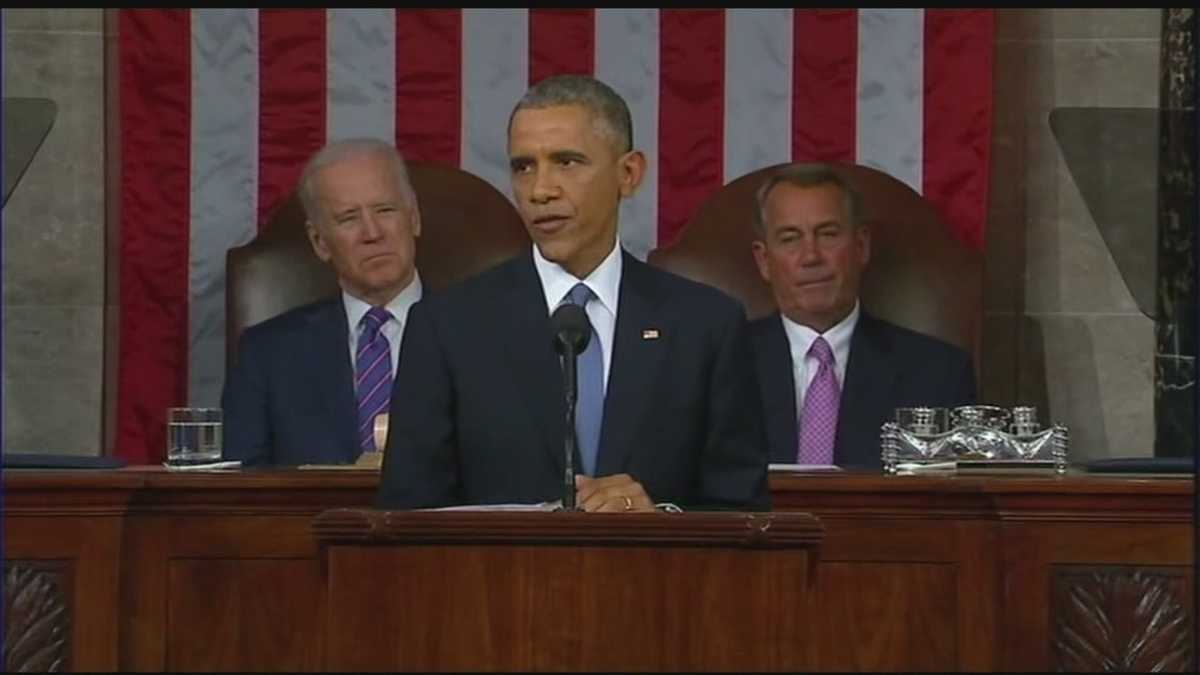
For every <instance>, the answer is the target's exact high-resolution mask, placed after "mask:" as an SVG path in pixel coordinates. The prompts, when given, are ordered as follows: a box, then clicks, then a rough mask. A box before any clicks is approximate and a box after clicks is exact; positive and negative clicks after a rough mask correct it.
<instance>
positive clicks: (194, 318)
mask: <svg viewBox="0 0 1200 675" xmlns="http://www.w3.org/2000/svg"><path fill="white" fill-rule="evenodd" d="M191 25H192V45H191V53H192V102H191V105H192V111H191V127H192V152H191V195H190V203H191V207H190V210H191V214H190V215H191V233H190V237H189V256H190V257H189V266H188V285H189V288H190V291H189V292H190V295H191V300H190V302H189V304H188V314H189V316H188V344H189V352H190V358H191V367H190V368H189V369H188V400H189V401H190V402H191V403H192V404H193V405H200V406H215V405H219V401H220V398H221V386H222V383H223V382H224V379H225V251H226V250H228V249H229V248H231V247H234V246H240V245H242V244H245V243H246V242H248V241H250V240H251V239H253V238H254V234H255V233H256V232H257V228H256V227H255V220H256V213H257V210H258V10H254V9H221V10H210V9H197V10H194V11H193V13H192V24H191Z"/></svg>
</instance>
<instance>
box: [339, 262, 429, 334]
mask: <svg viewBox="0 0 1200 675" xmlns="http://www.w3.org/2000/svg"><path fill="white" fill-rule="evenodd" d="M423 293H424V287H423V286H422V285H421V274H420V273H419V272H417V271H416V270H413V280H412V281H410V282H408V285H407V286H405V287H404V290H402V291H400V292H399V293H397V294H396V297H394V298H392V301H391V302H389V303H388V304H387V310H388V311H389V312H391V313H392V318H393V320H395V321H398V322H399V323H401V324H403V323H404V321H405V320H406V319H408V310H409V308H411V307H412V306H413V305H415V304H416V303H417V301H418V300H420V299H421V295H422V294H423ZM342 304H343V305H344V306H345V308H346V319H347V320H348V321H349V322H350V332H351V333H353V332H354V331H356V330H358V323H359V322H360V321H362V318H363V316H364V315H366V313H367V312H369V311H371V307H372V305H371V304H370V303H367V302H364V301H363V300H361V299H359V298H356V297H354V296H353V295H350V293H348V292H347V291H346V290H345V289H343V290H342Z"/></svg>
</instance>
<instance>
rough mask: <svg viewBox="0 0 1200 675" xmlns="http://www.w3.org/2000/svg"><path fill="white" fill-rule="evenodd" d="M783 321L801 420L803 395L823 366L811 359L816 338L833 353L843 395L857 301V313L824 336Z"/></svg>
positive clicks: (856, 323)
mask: <svg viewBox="0 0 1200 675" xmlns="http://www.w3.org/2000/svg"><path fill="white" fill-rule="evenodd" d="M779 316H780V317H781V318H782V319H783V332H784V333H785V334H786V335H787V341H788V346H789V347H790V348H791V352H792V381H794V382H795V383H796V419H800V411H801V410H803V409H804V395H805V394H807V393H808V386H809V385H810V384H812V381H813V378H814V377H816V376H817V369H818V368H819V367H820V365H821V362H820V361H818V360H817V358H816V357H815V356H810V355H809V353H808V349H809V348H810V347H812V343H813V342H814V341H815V340H816V339H817V337H818V336H819V337H823V338H825V341H826V342H828V343H829V347H830V349H831V350H833V360H834V366H835V368H834V375H835V377H837V383H838V390H839V391H841V388H842V385H843V383H845V381H846V362H847V361H848V360H850V338H851V337H853V336H854V327H855V326H856V325H858V301H857V300H856V301H854V309H852V310H850V313H849V314H847V315H846V318H844V319H842V320H841V321H839V322H838V323H837V324H836V325H834V326H833V327H832V328H830V329H829V330H827V331H825V332H824V333H818V332H816V331H815V330H813V329H811V328H809V327H808V326H802V325H800V324H798V323H796V322H795V321H792V320H791V319H789V318H787V317H786V316H783V314H780V315H779Z"/></svg>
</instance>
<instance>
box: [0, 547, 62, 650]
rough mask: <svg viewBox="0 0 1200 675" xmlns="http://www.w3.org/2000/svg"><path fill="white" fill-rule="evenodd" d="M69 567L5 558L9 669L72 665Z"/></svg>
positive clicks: (5, 617) (5, 612)
mask: <svg viewBox="0 0 1200 675" xmlns="http://www.w3.org/2000/svg"><path fill="white" fill-rule="evenodd" d="M70 597H71V596H70V579H69V575H68V570H67V569H66V567H65V566H64V565H62V564H55V563H47V562H43V561H37V562H33V561H16V560H6V561H5V562H4V669H5V671H6V672H10V673H20V672H62V671H65V670H68V669H69V668H70V654H71V602H70Z"/></svg>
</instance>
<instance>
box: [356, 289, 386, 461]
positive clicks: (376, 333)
mask: <svg viewBox="0 0 1200 675" xmlns="http://www.w3.org/2000/svg"><path fill="white" fill-rule="evenodd" d="M391 318H392V314H391V312H389V311H387V310H386V309H383V308H382V307H372V308H371V310H370V311H368V312H367V313H366V315H365V316H363V318H362V321H360V322H359V326H361V327H362V330H361V332H359V335H358V345H357V347H356V349H355V357H354V393H355V396H356V397H357V398H358V444H359V446H360V447H361V448H362V449H363V452H372V451H374V450H376V448H375V416H376V415H378V414H379V413H383V412H387V410H388V405H389V403H390V402H391V398H392V350H391V346H390V345H389V344H388V339H387V336H386V335H384V334H383V333H382V332H380V330H379V329H380V328H382V327H383V324H385V323H387V321H388V319H391Z"/></svg>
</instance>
